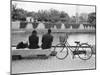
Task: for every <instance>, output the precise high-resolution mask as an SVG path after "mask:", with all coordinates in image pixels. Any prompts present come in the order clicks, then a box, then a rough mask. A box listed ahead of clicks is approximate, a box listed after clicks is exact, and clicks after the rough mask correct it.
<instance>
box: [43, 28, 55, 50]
mask: <svg viewBox="0 0 100 75" xmlns="http://www.w3.org/2000/svg"><path fill="white" fill-rule="evenodd" d="M52 42H53V36H52V35H51V29H48V33H47V34H45V35H43V37H42V45H41V48H42V49H49V48H51V46H52Z"/></svg>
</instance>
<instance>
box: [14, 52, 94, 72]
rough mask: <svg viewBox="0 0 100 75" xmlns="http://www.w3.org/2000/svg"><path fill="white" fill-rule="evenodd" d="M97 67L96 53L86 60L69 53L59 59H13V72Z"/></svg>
mask: <svg viewBox="0 0 100 75" xmlns="http://www.w3.org/2000/svg"><path fill="white" fill-rule="evenodd" d="M79 69H95V55H93V56H92V58H91V59H89V60H87V61H84V60H81V59H79V58H78V57H76V58H75V59H72V56H71V55H70V53H69V55H68V57H67V58H65V59H64V60H59V59H57V58H56V57H55V56H54V57H49V58H48V59H22V60H16V61H12V73H13V74H15V73H30V72H31V73H34V72H47V71H63V70H79Z"/></svg>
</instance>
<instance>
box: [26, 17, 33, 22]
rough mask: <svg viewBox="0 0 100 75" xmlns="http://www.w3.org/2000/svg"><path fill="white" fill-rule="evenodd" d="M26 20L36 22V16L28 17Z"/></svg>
mask: <svg viewBox="0 0 100 75" xmlns="http://www.w3.org/2000/svg"><path fill="white" fill-rule="evenodd" d="M26 21H27V22H34V18H33V17H26Z"/></svg>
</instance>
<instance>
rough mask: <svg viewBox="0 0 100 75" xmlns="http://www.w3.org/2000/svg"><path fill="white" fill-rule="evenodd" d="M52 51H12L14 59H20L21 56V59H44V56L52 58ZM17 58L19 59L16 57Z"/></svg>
mask: <svg viewBox="0 0 100 75" xmlns="http://www.w3.org/2000/svg"><path fill="white" fill-rule="evenodd" d="M51 52H52V51H50V50H49V49H45V50H42V49H15V50H12V56H13V58H18V56H19V55H20V56H21V57H37V56H38V57H42V56H47V57H48V56H50V54H51ZM16 56H17V57H16Z"/></svg>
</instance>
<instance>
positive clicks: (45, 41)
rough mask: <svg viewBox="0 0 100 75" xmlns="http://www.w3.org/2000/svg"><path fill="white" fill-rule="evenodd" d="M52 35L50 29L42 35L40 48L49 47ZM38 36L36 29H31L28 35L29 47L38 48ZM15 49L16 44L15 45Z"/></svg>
mask: <svg viewBox="0 0 100 75" xmlns="http://www.w3.org/2000/svg"><path fill="white" fill-rule="evenodd" d="M52 42H53V36H52V35H51V29H48V32H47V33H46V34H45V35H43V36H42V45H41V48H42V49H49V48H51V46H52ZM38 43H39V37H38V36H37V31H36V30H33V32H32V34H31V35H30V36H29V46H28V48H29V49H37V48H39V45H38ZM17 49H19V48H18V45H17Z"/></svg>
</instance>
